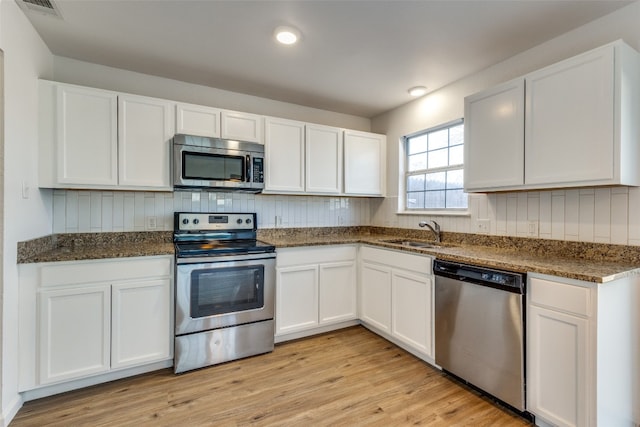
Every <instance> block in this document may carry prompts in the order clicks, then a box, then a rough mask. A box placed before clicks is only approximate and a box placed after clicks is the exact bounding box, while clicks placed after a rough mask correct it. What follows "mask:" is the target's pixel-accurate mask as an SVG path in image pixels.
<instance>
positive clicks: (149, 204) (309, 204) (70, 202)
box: [52, 190, 371, 233]
mask: <svg viewBox="0 0 640 427" xmlns="http://www.w3.org/2000/svg"><path fill="white" fill-rule="evenodd" d="M52 199H53V232H54V233H88V232H108V231H145V230H150V229H149V227H148V226H149V223H148V219H149V218H150V217H155V220H156V221H155V222H156V228H155V229H154V230H169V231H170V230H173V213H174V212H178V211H194V212H236V211H237V212H256V213H257V215H258V227H259V228H273V227H289V228H291V227H327V226H341V225H343V226H355V225H369V224H370V221H371V209H370V200H369V199H365V198H349V197H313V196H274V195H261V194H260V195H256V194H246V193H206V192H175V193H155V192H120V191H77V190H54V192H53V198H52ZM276 215H277V216H278V223H277V224H276Z"/></svg>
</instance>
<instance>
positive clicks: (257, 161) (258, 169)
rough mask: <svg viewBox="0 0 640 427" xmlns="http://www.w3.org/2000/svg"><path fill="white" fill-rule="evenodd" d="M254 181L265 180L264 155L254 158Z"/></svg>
mask: <svg viewBox="0 0 640 427" xmlns="http://www.w3.org/2000/svg"><path fill="white" fill-rule="evenodd" d="M252 180H253V182H264V159H263V158H262V157H254V158H253V173H252Z"/></svg>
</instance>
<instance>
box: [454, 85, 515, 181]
mask: <svg viewBox="0 0 640 427" xmlns="http://www.w3.org/2000/svg"><path fill="white" fill-rule="evenodd" d="M464 116H465V121H464V135H465V142H464V165H465V169H464V180H465V181H464V188H465V191H472V190H478V191H481V190H484V189H487V188H500V187H511V186H520V185H522V184H523V183H524V121H523V117H524V80H523V79H518V80H514V81H511V82H508V83H506V84H502V85H500V86H497V87H495V88H492V89H490V90H487V91H484V92H481V93H478V94H475V95H472V96H468V97H467V98H465V102H464ZM496 153H499V154H496Z"/></svg>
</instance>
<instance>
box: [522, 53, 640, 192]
mask: <svg viewBox="0 0 640 427" xmlns="http://www.w3.org/2000/svg"><path fill="white" fill-rule="evenodd" d="M638 79H640V67H639V65H638V54H637V52H634V51H633V50H632V49H631V48H630V47H628V46H626V45H623V44H617V45H610V46H607V47H605V48H601V49H596V50H593V51H590V52H587V53H585V54H582V55H579V56H577V57H574V58H571V59H569V60H567V61H563V62H561V63H559V64H556V65H553V66H551V67H547V68H545V69H543V70H540V71H538V72H536V73H532V74H530V75H529V76H527V79H526V85H527V101H526V102H527V104H526V112H527V113H526V116H525V141H526V144H525V147H526V148H525V159H526V163H525V182H526V183H527V184H532V185H551V186H564V185H570V186H571V185H606V184H628V185H638V184H640V175H639V173H638V170H637V165H638V154H639V153H640V152H639V151H638V148H637V145H638V143H639V142H640V141H639V140H638V135H639V133H638V124H637V122H638V120H637V117H638V114H639V113H640V110H639V109H638V95H640V92H639V90H638ZM629 109H631V111H629ZM625 114H627V115H628V114H633V117H628V116H627V117H625ZM633 169H635V170H633Z"/></svg>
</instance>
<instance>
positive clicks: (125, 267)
mask: <svg viewBox="0 0 640 427" xmlns="http://www.w3.org/2000/svg"><path fill="white" fill-rule="evenodd" d="M172 258H173V257H171V256H158V257H144V258H118V259H108V260H91V261H73V262H56V263H51V264H44V265H43V266H42V267H41V268H40V286H59V285H75V284H86V283H94V282H100V283H106V282H113V281H122V280H133V279H138V278H149V277H168V276H170V275H171V260H172Z"/></svg>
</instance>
